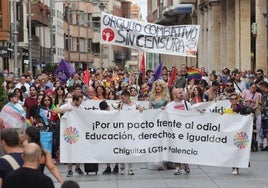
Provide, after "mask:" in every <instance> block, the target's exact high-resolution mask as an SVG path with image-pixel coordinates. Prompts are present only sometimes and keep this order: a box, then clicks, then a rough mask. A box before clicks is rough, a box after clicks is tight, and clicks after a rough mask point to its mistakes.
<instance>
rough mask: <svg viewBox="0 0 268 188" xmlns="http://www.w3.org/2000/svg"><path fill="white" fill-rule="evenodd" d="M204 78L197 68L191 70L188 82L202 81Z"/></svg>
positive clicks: (189, 70) (188, 74)
mask: <svg viewBox="0 0 268 188" xmlns="http://www.w3.org/2000/svg"><path fill="white" fill-rule="evenodd" d="M201 78H202V75H201V73H200V72H199V70H198V69H195V68H189V69H188V73H187V79H188V80H192V79H194V80H200V79H201Z"/></svg>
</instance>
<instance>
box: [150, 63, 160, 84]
mask: <svg viewBox="0 0 268 188" xmlns="http://www.w3.org/2000/svg"><path fill="white" fill-rule="evenodd" d="M159 79H162V62H160V63H159V64H158V66H157V67H156V68H155V70H154V74H153V76H151V78H149V80H148V82H147V84H148V85H149V86H150V87H151V86H152V85H153V83H154V81H156V80H159Z"/></svg>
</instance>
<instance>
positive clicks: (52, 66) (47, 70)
mask: <svg viewBox="0 0 268 188" xmlns="http://www.w3.org/2000/svg"><path fill="white" fill-rule="evenodd" d="M57 65H58V64H52V63H47V64H46V66H45V67H44V68H43V70H42V72H43V73H54V72H55V70H56V68H57Z"/></svg>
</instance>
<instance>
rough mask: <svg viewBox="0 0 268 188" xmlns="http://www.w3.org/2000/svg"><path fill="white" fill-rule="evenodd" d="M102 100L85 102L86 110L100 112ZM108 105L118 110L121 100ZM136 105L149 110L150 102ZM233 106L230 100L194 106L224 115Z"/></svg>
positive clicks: (141, 102)
mask: <svg viewBox="0 0 268 188" xmlns="http://www.w3.org/2000/svg"><path fill="white" fill-rule="evenodd" d="M100 102H101V100H85V101H83V103H82V106H84V109H85V110H99V104H100ZM106 102H107V103H108V105H110V109H111V110H117V109H118V105H119V103H120V102H121V101H120V100H106ZM134 102H135V103H136V104H139V105H141V106H142V107H143V108H145V109H149V101H134ZM230 105H231V104H230V102H229V100H220V101H209V102H202V103H197V104H193V105H192V106H193V108H194V109H195V110H202V111H206V112H211V113H223V111H224V109H225V108H227V107H229V106H230Z"/></svg>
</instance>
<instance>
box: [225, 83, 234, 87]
mask: <svg viewBox="0 0 268 188" xmlns="http://www.w3.org/2000/svg"><path fill="white" fill-rule="evenodd" d="M232 86H234V85H232V84H227V85H226V87H232Z"/></svg>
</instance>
